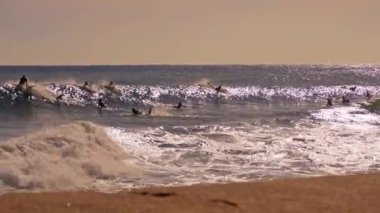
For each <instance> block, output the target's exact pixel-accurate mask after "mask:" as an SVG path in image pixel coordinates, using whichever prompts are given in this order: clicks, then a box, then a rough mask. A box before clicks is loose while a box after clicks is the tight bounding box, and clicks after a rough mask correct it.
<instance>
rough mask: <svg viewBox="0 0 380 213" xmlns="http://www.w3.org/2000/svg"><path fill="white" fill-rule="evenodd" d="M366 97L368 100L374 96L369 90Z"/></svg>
mask: <svg viewBox="0 0 380 213" xmlns="http://www.w3.org/2000/svg"><path fill="white" fill-rule="evenodd" d="M365 96H366V97H367V99H368V100H370V99H371V98H372V94H371V93H370V92H369V91H368V90H367V91H366V94H365Z"/></svg>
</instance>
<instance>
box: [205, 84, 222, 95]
mask: <svg viewBox="0 0 380 213" xmlns="http://www.w3.org/2000/svg"><path fill="white" fill-rule="evenodd" d="M207 84H208V85H209V86H210V87H211V88H213V89H214V90H215V91H216V93H219V92H222V85H219V86H218V87H214V86H213V85H212V84H211V83H210V82H207Z"/></svg>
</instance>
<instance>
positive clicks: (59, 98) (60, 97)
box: [55, 94, 63, 102]
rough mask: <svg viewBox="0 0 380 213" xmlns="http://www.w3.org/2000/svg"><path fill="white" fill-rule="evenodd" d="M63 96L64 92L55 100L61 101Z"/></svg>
mask: <svg viewBox="0 0 380 213" xmlns="http://www.w3.org/2000/svg"><path fill="white" fill-rule="evenodd" d="M62 98H63V94H60V95H59V96H57V97H56V98H55V100H56V101H57V102H59V101H61V100H62Z"/></svg>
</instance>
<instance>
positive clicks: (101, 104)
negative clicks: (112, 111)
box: [98, 98, 106, 108]
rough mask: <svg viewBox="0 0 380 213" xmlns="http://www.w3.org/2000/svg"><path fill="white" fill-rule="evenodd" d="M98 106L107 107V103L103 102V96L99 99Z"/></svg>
mask: <svg viewBox="0 0 380 213" xmlns="http://www.w3.org/2000/svg"><path fill="white" fill-rule="evenodd" d="M98 107H99V108H106V105H105V104H104V103H103V100H102V99H101V98H99V99H98Z"/></svg>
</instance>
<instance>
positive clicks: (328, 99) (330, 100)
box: [326, 98, 333, 107]
mask: <svg viewBox="0 0 380 213" xmlns="http://www.w3.org/2000/svg"><path fill="white" fill-rule="evenodd" d="M326 105H327V106H328V107H331V106H332V105H333V104H332V98H327V104H326Z"/></svg>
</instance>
